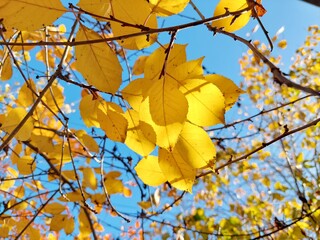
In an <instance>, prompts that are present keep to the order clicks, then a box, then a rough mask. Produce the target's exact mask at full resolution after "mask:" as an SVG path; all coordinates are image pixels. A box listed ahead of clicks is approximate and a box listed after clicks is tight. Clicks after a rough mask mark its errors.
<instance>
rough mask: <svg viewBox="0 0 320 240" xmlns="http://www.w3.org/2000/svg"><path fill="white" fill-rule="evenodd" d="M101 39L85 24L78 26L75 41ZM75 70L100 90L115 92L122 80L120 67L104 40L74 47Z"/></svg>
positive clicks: (115, 56)
mask: <svg viewBox="0 0 320 240" xmlns="http://www.w3.org/2000/svg"><path fill="white" fill-rule="evenodd" d="M98 39H102V38H101V36H100V35H99V34H98V33H96V32H94V31H92V30H91V29H89V28H86V27H85V26H80V29H79V31H78V33H77V36H76V40H77V41H88V40H98ZM75 54H76V59H77V61H76V65H77V70H78V71H79V72H80V73H81V74H82V76H83V77H84V78H85V79H86V80H87V82H88V83H89V84H91V85H92V86H94V87H96V88H97V89H99V90H100V91H103V92H108V93H112V94H113V93H116V92H117V91H118V88H119V87H120V84H121V81H122V78H121V77H122V76H121V74H122V68H121V65H120V63H119V60H118V58H117V55H116V54H115V52H114V51H113V50H112V49H111V48H110V46H109V45H108V44H107V43H106V42H102V43H97V44H84V45H78V46H76V47H75Z"/></svg>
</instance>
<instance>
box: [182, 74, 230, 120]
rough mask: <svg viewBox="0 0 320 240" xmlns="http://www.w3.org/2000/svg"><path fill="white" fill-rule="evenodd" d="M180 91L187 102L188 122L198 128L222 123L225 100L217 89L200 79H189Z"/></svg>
mask: <svg viewBox="0 0 320 240" xmlns="http://www.w3.org/2000/svg"><path fill="white" fill-rule="evenodd" d="M180 90H181V91H182V92H183V93H184V95H185V97H186V98H187V100H188V105H189V111H188V115H187V119H188V120H189V121H190V122H192V123H194V124H196V125H199V126H212V125H215V124H218V123H224V113H225V99H224V97H223V95H222V93H221V91H220V90H219V88H218V87H216V86H215V85H214V84H212V83H210V82H207V81H205V80H202V79H189V80H186V81H185V82H184V84H183V85H182V86H181V87H180Z"/></svg>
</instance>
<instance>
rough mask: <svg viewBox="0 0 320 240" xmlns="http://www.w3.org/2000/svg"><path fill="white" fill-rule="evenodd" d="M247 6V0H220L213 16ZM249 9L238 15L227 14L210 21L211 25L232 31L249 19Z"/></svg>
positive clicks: (242, 25)
mask: <svg viewBox="0 0 320 240" xmlns="http://www.w3.org/2000/svg"><path fill="white" fill-rule="evenodd" d="M247 7H248V4H247V0H237V1H234V0H220V2H219V3H218V5H217V7H216V9H215V10H214V14H213V16H219V15H222V14H224V13H226V8H227V9H228V11H229V12H234V11H239V10H242V9H245V8H247ZM250 16H251V11H247V12H245V13H243V14H241V15H240V16H229V17H226V18H223V19H219V20H216V21H213V22H212V26H213V27H217V28H223V30H224V31H227V32H234V31H237V30H239V29H240V28H242V27H244V26H245V25H246V24H247V23H248V22H249V20H250Z"/></svg>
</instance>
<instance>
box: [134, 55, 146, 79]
mask: <svg viewBox="0 0 320 240" xmlns="http://www.w3.org/2000/svg"><path fill="white" fill-rule="evenodd" d="M147 59H148V56H140V57H138V59H137V60H136V61H135V63H134V65H133V68H132V74H133V75H140V74H143V72H144V65H145V63H146V61H147Z"/></svg>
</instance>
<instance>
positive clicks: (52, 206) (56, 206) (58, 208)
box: [43, 202, 66, 215]
mask: <svg viewBox="0 0 320 240" xmlns="http://www.w3.org/2000/svg"><path fill="white" fill-rule="evenodd" d="M65 209H66V206H64V205H62V204H60V203H57V202H54V203H49V204H47V205H46V206H45V207H44V209H43V212H45V213H49V214H52V215H57V214H60V213H62V212H63V211H64V210H65Z"/></svg>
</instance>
